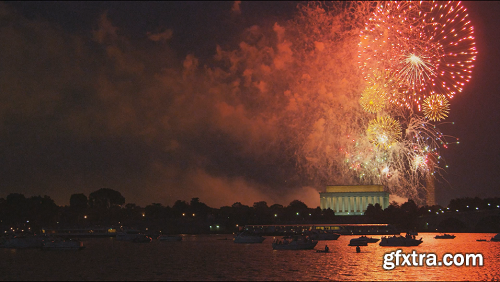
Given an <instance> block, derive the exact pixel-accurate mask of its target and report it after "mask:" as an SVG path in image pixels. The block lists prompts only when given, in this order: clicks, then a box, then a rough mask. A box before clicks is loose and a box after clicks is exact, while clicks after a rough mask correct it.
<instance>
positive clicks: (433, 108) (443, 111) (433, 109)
mask: <svg viewBox="0 0 500 282" xmlns="http://www.w3.org/2000/svg"><path fill="white" fill-rule="evenodd" d="M423 110H424V115H425V117H426V118H428V119H430V120H432V121H439V120H442V119H445V118H446V117H448V113H449V112H450V107H449V103H448V99H446V96H444V95H442V94H434V95H432V96H429V97H427V98H425V100H424V105H423Z"/></svg>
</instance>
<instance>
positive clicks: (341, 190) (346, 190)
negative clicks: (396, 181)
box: [319, 185, 389, 215]
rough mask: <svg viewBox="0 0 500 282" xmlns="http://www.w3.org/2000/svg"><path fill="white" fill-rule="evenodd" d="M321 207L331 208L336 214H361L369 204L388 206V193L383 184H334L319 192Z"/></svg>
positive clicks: (383, 207)
mask: <svg viewBox="0 0 500 282" xmlns="http://www.w3.org/2000/svg"><path fill="white" fill-rule="evenodd" d="M319 197H320V207H321V209H329V208H330V209H332V210H333V211H334V212H335V214H336V215H363V214H364V212H365V211H366V208H367V207H368V205H369V204H372V205H375V204H377V203H378V204H380V206H381V207H382V209H385V208H387V207H388V206H389V193H388V192H384V186H383V185H334V186H326V192H320V193H319Z"/></svg>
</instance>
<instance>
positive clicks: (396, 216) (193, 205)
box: [0, 188, 500, 234]
mask: <svg viewBox="0 0 500 282" xmlns="http://www.w3.org/2000/svg"><path fill="white" fill-rule="evenodd" d="M499 207H500V198H489V199H479V198H459V199H454V200H451V201H450V204H449V205H448V207H446V208H445V207H441V206H431V207H429V206H422V207H418V206H417V205H416V204H415V202H414V201H412V200H408V201H407V202H406V203H403V204H402V205H398V204H397V203H396V202H392V203H391V204H390V205H389V207H387V208H386V209H385V210H382V207H381V206H380V205H379V204H375V205H369V206H368V208H367V210H366V212H365V215H363V216H347V217H346V216H335V213H334V211H332V210H331V209H326V210H322V209H320V207H316V208H309V207H308V206H307V205H306V204H305V203H303V202H301V201H300V200H294V201H292V202H290V203H289V205H287V206H283V205H280V204H273V205H271V206H269V205H268V204H267V202H265V201H260V202H255V203H254V204H253V205H252V206H247V205H244V204H242V203H240V202H236V203H234V204H233V205H231V206H223V207H220V208H212V207H209V206H208V205H206V204H205V203H203V202H201V201H200V199H199V198H192V199H191V201H189V202H187V201H183V200H177V201H176V202H175V203H174V204H173V205H172V206H171V207H170V206H163V205H162V204H160V203H152V204H150V205H147V206H146V207H140V206H137V205H136V204H134V203H127V204H125V198H124V197H123V196H122V195H121V193H120V192H118V191H115V190H113V189H109V188H102V189H99V190H97V191H94V192H92V193H90V194H89V196H88V197H87V196H86V195H85V194H82V193H79V194H73V195H71V197H70V204H69V206H58V205H56V204H55V202H54V201H53V200H52V199H51V198H50V197H49V196H43V197H42V196H33V197H25V196H24V195H23V194H18V193H12V194H9V195H8V196H7V197H6V198H5V199H4V198H0V232H2V233H9V232H30V233H40V232H41V231H42V229H78V228H81V229H83V228H94V227H99V226H100V227H112V226H113V227H115V228H120V227H133V228H138V229H142V230H149V231H161V232H163V233H193V234H196V233H210V232H215V233H224V232H227V233H232V232H235V231H238V230H239V229H240V228H241V227H243V226H244V225H248V224H256V225H257V224H259V225H265V224H296V223H308V224H313V223H390V224H394V225H395V226H396V227H398V228H400V229H401V230H412V229H415V228H417V226H418V224H417V221H418V218H419V217H421V216H424V215H429V214H435V213H440V212H445V211H446V212H451V211H473V210H478V209H481V210H483V209H495V208H496V209H498V208H499Z"/></svg>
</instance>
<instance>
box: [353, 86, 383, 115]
mask: <svg viewBox="0 0 500 282" xmlns="http://www.w3.org/2000/svg"><path fill="white" fill-rule="evenodd" d="M386 100H387V98H386V97H385V91H384V89H383V88H382V87H379V86H378V85H373V86H368V87H366V88H365V90H364V91H363V93H361V98H360V99H359V103H360V104H361V106H362V107H363V109H364V110H365V111H367V112H369V113H374V114H376V113H378V112H380V111H381V110H382V109H383V108H384V107H385V104H386Z"/></svg>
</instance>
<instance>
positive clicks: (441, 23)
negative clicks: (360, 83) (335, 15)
mask: <svg viewBox="0 0 500 282" xmlns="http://www.w3.org/2000/svg"><path fill="white" fill-rule="evenodd" d="M360 35H361V40H360V43H359V46H360V49H359V56H358V58H359V60H360V67H361V68H362V70H363V73H364V76H365V79H368V78H369V75H370V73H373V72H374V71H380V70H385V71H387V72H388V73H391V74H393V75H394V76H395V77H396V79H397V82H398V84H399V87H400V88H401V89H403V90H402V91H401V93H400V95H396V96H393V99H392V100H391V102H393V103H395V104H397V105H401V106H403V105H404V106H406V107H408V108H410V107H412V105H416V106H417V108H418V110H419V111H420V110H421V104H422V103H423V100H424V99H425V98H426V97H428V96H431V95H434V94H437V93H442V94H445V95H446V96H447V97H448V98H452V97H453V96H454V95H455V94H457V93H459V92H461V91H462V90H463V87H464V85H465V83H467V82H468V81H469V80H470V78H471V73H472V68H473V67H474V66H473V62H474V60H475V59H476V54H477V52H476V47H475V41H474V40H475V39H474V28H473V27H472V25H471V24H470V21H469V19H468V15H467V13H466V9H465V8H464V7H463V6H462V5H461V4H460V2H458V3H454V2H446V3H443V2H426V1H423V2H383V3H382V4H380V5H378V6H377V8H376V10H375V12H374V15H373V16H372V17H370V19H369V20H368V21H367V22H366V24H365V28H364V30H362V31H361V33H360Z"/></svg>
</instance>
